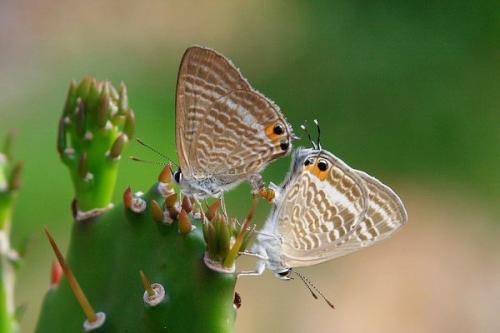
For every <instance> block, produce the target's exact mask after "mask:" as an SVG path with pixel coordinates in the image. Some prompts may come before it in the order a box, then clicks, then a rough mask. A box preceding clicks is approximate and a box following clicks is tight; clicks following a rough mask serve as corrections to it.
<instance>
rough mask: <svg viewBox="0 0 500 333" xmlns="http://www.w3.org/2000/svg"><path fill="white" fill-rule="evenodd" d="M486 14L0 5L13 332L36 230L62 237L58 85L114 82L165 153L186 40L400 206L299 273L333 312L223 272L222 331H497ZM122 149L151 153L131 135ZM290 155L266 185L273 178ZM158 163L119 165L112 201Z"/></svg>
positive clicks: (398, 4) (66, 188) (497, 106)
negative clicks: (381, 239)
mask: <svg viewBox="0 0 500 333" xmlns="http://www.w3.org/2000/svg"><path fill="white" fill-rule="evenodd" d="M499 13H500V5H499V3H498V1H496V0H491V1H488V0H479V1H475V2H469V1H453V2H452V1H444V2H421V1H390V0H384V1H372V2H369V1H352V0H344V1H264V0H256V1H251V2H250V1H247V2H239V1H225V2H218V1H192V2H188V1H159V0H158V1H144V2H139V1H131V0H122V1H85V2H84V1H80V2H73V1H66V2H62V1H34V0H32V1H13V0H12V1H11V0H2V1H0V135H3V134H4V133H6V132H7V131H8V130H9V129H15V130H16V132H17V140H16V146H17V147H16V152H17V157H18V158H19V159H22V160H24V161H25V174H24V186H23V188H22V191H21V193H20V196H19V200H18V205H17V210H16V212H15V216H14V223H13V239H14V244H19V243H21V242H22V241H23V240H24V239H27V238H29V239H30V240H31V241H30V243H29V247H28V253H27V256H26V260H25V264H24V266H23V267H22V269H21V271H20V272H19V275H18V284H17V303H19V304H22V303H26V304H27V305H28V308H27V309H28V310H27V313H26V316H25V319H24V321H23V323H22V326H23V329H24V332H31V331H32V329H33V327H34V324H35V322H36V318H37V314H38V308H39V305H40V302H41V300H42V297H43V295H44V293H45V291H46V289H47V288H48V285H49V267H50V263H51V261H52V255H51V253H50V251H49V246H48V245H47V244H46V241H45V239H44V238H43V236H42V233H41V230H42V226H43V225H47V226H48V227H49V228H50V229H51V230H53V233H54V234H55V236H56V238H57V239H58V240H59V241H60V243H61V245H62V246H64V247H65V246H66V245H67V241H68V236H69V230H70V228H71V223H72V222H71V218H70V210H69V204H70V201H71V199H72V189H71V183H70V180H69V177H68V175H67V171H66V170H65V168H64V167H63V165H62V163H60V162H59V160H58V156H57V153H56V150H55V138H56V127H57V122H58V118H59V115H60V112H61V110H62V106H63V102H64V99H65V94H66V90H67V84H68V82H69V80H70V79H80V78H82V77H83V76H84V75H86V74H91V75H94V76H96V77H97V78H99V79H110V80H112V81H113V82H114V83H115V84H118V83H119V81H120V80H123V81H125V82H126V83H127V85H128V88H129V97H130V103H131V106H132V108H133V109H134V110H135V112H136V118H137V133H138V136H139V137H141V138H142V139H144V140H145V141H146V142H148V143H150V144H152V145H154V146H156V147H158V148H159V149H161V150H162V151H164V152H166V153H167V154H169V155H170V156H173V157H175V149H174V147H175V142H174V128H175V124H174V121H173V119H174V94H175V82H176V74H177V68H178V65H179V61H180V57H181V56H182V53H183V51H184V50H185V49H186V47H188V46H190V45H193V44H200V45H205V46H209V47H212V48H214V49H216V50H218V51H220V52H222V53H223V54H225V55H226V56H228V57H229V58H231V59H232V60H233V62H234V63H236V65H237V66H239V67H240V68H241V70H242V72H243V74H244V75H245V76H246V77H247V78H248V79H249V80H250V82H251V83H252V85H253V86H254V87H256V88H257V89H258V90H260V91H262V92H263V93H264V94H265V95H267V96H268V97H270V98H271V99H273V100H275V101H276V103H277V104H278V105H280V107H281V108H282V110H283V112H284V113H285V114H286V116H287V118H288V120H289V121H290V122H291V123H292V125H293V126H294V127H295V129H296V132H297V133H299V125H300V124H301V123H302V122H303V121H304V120H305V119H307V120H309V121H311V120H312V119H314V118H318V119H319V120H320V124H321V126H322V131H323V136H322V142H323V145H324V146H325V147H326V148H328V149H329V150H331V151H333V152H334V153H335V154H337V155H338V156H339V157H341V158H342V159H344V160H345V161H347V162H348V163H349V164H350V165H352V166H353V167H355V168H358V169H363V170H365V171H367V172H368V173H370V174H372V175H375V176H377V177H378V178H380V179H381V180H383V181H384V182H385V183H387V184H389V185H390V186H391V187H393V188H394V189H395V190H396V191H397V192H398V193H399V194H400V195H401V197H402V199H403V201H404V202H405V204H406V205H407V209H408V212H409V219H410V223H409V225H408V226H407V227H405V228H404V230H403V231H402V232H400V233H399V234H398V235H397V236H396V237H395V238H394V239H392V240H390V241H387V242H385V243H384V244H381V245H379V246H376V247H374V248H371V249H369V250H366V251H362V252H360V253H357V254H353V255H351V256H348V257H345V258H341V259H339V260H336V261H334V262H330V263H327V264H323V265H320V266H317V267H312V268H310V269H303V270H302V272H303V273H306V274H307V275H309V276H310V277H311V279H312V280H314V281H316V282H317V284H318V286H319V287H320V288H321V289H322V290H323V291H324V292H325V293H326V294H328V295H330V297H331V298H332V300H333V302H334V303H335V304H336V306H337V310H336V311H335V312H331V310H330V309H329V308H328V307H327V306H326V305H324V304H321V303H319V302H317V301H315V300H314V299H312V298H311V297H310V295H309V294H308V292H307V290H306V289H305V288H304V287H303V286H302V285H300V284H299V283H298V282H289V283H283V282H281V281H278V280H276V279H274V278H273V277H272V276H271V275H270V274H266V275H265V276H264V277H263V278H259V279H250V278H249V279H244V280H241V281H239V282H238V286H237V290H238V291H239V292H240V293H241V295H242V299H243V306H242V308H241V309H240V310H239V312H238V320H237V327H236V331H237V332H240V333H243V332H256V331H260V332H271V331H273V332H304V331H306V330H308V331H311V332H362V331H369V332H385V333H387V332H401V331H404V332H424V331H425V332H455V333H456V332H471V331H477V332H498V331H500V321H499V320H498V310H499V309H500V258H499V256H498V254H499V253H500V244H499V242H498V239H499V236H500V223H498V220H499V217H500V209H499V202H500V201H499V199H500V176H499V170H500V84H499V82H500V61H499V60H500V38H499V37H500V16H499ZM299 135H300V133H299ZM306 144H307V143H306V142H305V141H303V140H302V141H299V142H297V143H296V145H306ZM127 155H138V156H141V157H144V158H153V159H154V158H156V156H154V155H152V154H151V153H150V152H148V151H146V150H144V149H142V148H141V147H138V145H137V144H133V145H131V147H130V148H129V149H128V151H127ZM288 165H289V159H288V158H286V159H282V160H280V161H277V162H275V163H273V164H272V165H271V166H270V167H269V168H268V169H267V170H266V172H265V174H264V176H265V179H266V180H267V181H271V180H272V181H274V182H276V183H279V182H280V181H281V179H282V178H283V176H284V174H285V173H286V171H287V170H288ZM157 173H158V168H157V167H154V166H150V165H146V164H137V163H134V162H131V161H127V160H124V161H123V162H122V164H121V172H120V176H119V180H118V186H117V189H119V191H117V195H116V197H117V198H118V197H119V195H120V192H121V190H122V189H124V188H125V187H126V185H128V184H130V185H131V186H132V188H134V189H147V188H148V187H149V186H150V185H151V184H152V183H153V182H154V181H155V179H156V175H157ZM246 198H249V195H248V186H247V185H242V186H240V187H239V188H238V189H237V190H235V191H234V192H232V193H231V194H230V195H229V196H228V199H227V200H228V204H227V205H228V209H229V211H230V213H231V214H232V215H238V216H243V214H244V212H245V211H246V209H247V208H248V207H249V206H250V199H248V201H245V200H246ZM259 207H260V208H259V214H258V216H257V220H259V221H260V222H261V223H262V222H263V220H264V219H265V216H266V214H267V208H266V205H265V204H263V203H261V204H260V206H259ZM89 251H92V249H89ZM247 263H248V265H252V263H251V262H247Z"/></svg>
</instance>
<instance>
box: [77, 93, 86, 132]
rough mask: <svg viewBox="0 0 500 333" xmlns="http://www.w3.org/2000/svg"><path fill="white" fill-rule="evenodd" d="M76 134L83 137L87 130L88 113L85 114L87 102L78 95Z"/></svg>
mask: <svg viewBox="0 0 500 333" xmlns="http://www.w3.org/2000/svg"><path fill="white" fill-rule="evenodd" d="M75 112H76V114H75V118H76V134H77V135H78V137H79V138H83V137H84V136H85V132H86V125H87V124H86V118H87V116H86V114H85V104H84V102H83V100H82V99H81V98H80V97H78V99H77V101H76V111H75Z"/></svg>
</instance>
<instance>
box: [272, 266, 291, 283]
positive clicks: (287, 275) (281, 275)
mask: <svg viewBox="0 0 500 333" xmlns="http://www.w3.org/2000/svg"><path fill="white" fill-rule="evenodd" d="M292 273H293V269H292V268H284V269H283V270H279V271H275V272H274V276H276V277H277V278H278V279H280V280H284V281H288V280H291V279H292Z"/></svg>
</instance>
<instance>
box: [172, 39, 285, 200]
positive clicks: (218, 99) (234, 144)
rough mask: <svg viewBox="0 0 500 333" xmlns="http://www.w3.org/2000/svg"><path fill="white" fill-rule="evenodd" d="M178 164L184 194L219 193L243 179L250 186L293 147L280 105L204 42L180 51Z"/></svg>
mask: <svg viewBox="0 0 500 333" xmlns="http://www.w3.org/2000/svg"><path fill="white" fill-rule="evenodd" d="M175 124H176V128H175V131H176V146H177V155H178V159H179V169H178V170H177V171H176V172H175V173H174V178H175V180H176V181H177V183H179V184H180V186H181V188H182V191H183V193H184V194H186V195H190V196H194V197H195V198H196V199H202V198H207V197H220V196H221V195H222V194H223V192H224V191H227V190H229V189H231V188H233V187H234V186H236V185H238V184H239V183H241V182H242V181H245V180H248V181H250V183H251V186H252V189H253V191H258V190H259V189H260V188H261V187H262V186H263V182H262V177H261V176H260V172H261V171H262V170H263V169H264V168H265V167H266V166H267V165H268V164H269V163H270V162H271V161H273V160H274V159H276V158H278V157H281V156H284V155H286V154H287V153H289V151H290V150H291V147H292V139H293V133H292V127H291V125H289V124H288V122H287V121H286V119H285V117H284V115H283V114H282V113H281V111H280V109H279V107H278V106H277V105H276V104H274V103H273V102H272V101H271V100H269V99H268V98H266V97H265V96H264V95H262V94H261V93H259V92H257V91H256V90H254V89H253V88H252V87H251V86H250V84H249V83H248V81H247V80H246V79H245V78H244V77H243V76H242V75H241V73H240V71H239V70H238V69H237V68H236V67H235V66H234V65H233V64H232V63H231V61H230V60H228V59H227V58H226V57H224V56H223V55H221V54H219V53H217V52H215V51H213V50H211V49H208V48H203V47H198V46H194V47H190V48H188V49H187V50H186V52H185V53H184V56H183V58H182V61H181V65H180V68H179V73H178V77H177V92H176V104H175Z"/></svg>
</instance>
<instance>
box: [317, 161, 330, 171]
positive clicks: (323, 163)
mask: <svg viewBox="0 0 500 333" xmlns="http://www.w3.org/2000/svg"><path fill="white" fill-rule="evenodd" d="M318 169H319V170H320V171H326V169H328V162H327V161H325V160H319V162H318Z"/></svg>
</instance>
